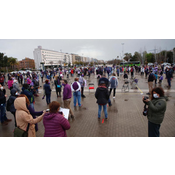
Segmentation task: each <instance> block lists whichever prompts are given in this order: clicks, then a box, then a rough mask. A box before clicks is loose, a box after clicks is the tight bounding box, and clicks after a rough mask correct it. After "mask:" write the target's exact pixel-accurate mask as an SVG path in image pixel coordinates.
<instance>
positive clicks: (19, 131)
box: [14, 123, 30, 137]
mask: <svg viewBox="0 0 175 175" xmlns="http://www.w3.org/2000/svg"><path fill="white" fill-rule="evenodd" d="M29 126H30V124H29V123H28V126H27V130H26V131H24V130H22V129H20V128H19V127H16V128H15V130H14V137H28V130H29Z"/></svg>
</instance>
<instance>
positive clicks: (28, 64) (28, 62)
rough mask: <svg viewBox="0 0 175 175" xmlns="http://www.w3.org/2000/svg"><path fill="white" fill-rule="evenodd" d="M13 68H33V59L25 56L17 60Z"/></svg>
mask: <svg viewBox="0 0 175 175" xmlns="http://www.w3.org/2000/svg"><path fill="white" fill-rule="evenodd" d="M14 68H15V69H19V70H20V69H35V61H34V60H33V59H30V58H27V57H26V58H25V59H23V60H21V61H19V62H18V64H17V65H15V66H14Z"/></svg>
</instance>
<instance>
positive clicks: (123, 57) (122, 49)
mask: <svg viewBox="0 0 175 175" xmlns="http://www.w3.org/2000/svg"><path fill="white" fill-rule="evenodd" d="M124 44H125V43H122V59H123V65H124V56H123V54H124Z"/></svg>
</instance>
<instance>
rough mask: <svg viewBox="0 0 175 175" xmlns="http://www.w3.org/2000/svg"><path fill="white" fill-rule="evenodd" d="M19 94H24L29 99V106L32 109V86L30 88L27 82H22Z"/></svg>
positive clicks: (33, 100)
mask: <svg viewBox="0 0 175 175" xmlns="http://www.w3.org/2000/svg"><path fill="white" fill-rule="evenodd" d="M21 94H24V95H26V96H27V98H28V99H29V101H30V105H31V107H32V108H33V109H34V102H35V99H34V95H33V94H34V92H33V86H32V87H31V88H30V86H29V85H28V84H23V87H22V92H21Z"/></svg>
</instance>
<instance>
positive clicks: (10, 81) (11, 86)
mask: <svg viewBox="0 0 175 175" xmlns="http://www.w3.org/2000/svg"><path fill="white" fill-rule="evenodd" d="M7 83H8V88H9V90H12V89H13V79H12V77H10V78H9V80H8V82H7Z"/></svg>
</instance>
